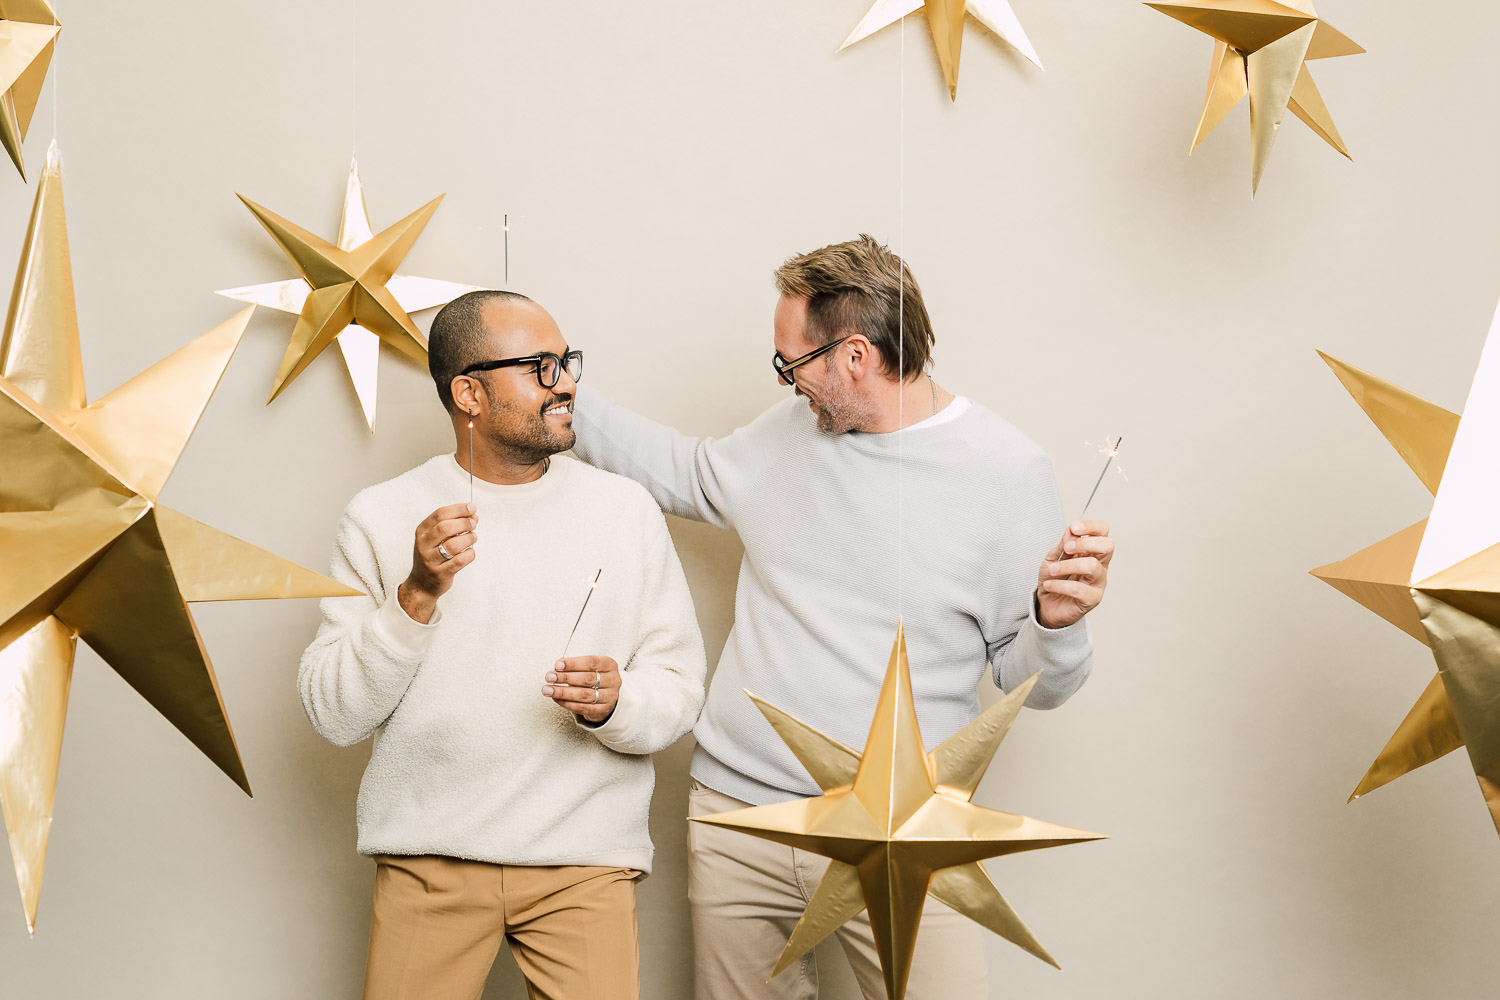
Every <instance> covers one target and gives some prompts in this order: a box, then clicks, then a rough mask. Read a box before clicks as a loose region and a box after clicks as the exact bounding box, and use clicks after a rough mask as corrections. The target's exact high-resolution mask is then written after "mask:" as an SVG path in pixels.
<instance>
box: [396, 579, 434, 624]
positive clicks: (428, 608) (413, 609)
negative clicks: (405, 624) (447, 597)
mask: <svg viewBox="0 0 1500 1000" xmlns="http://www.w3.org/2000/svg"><path fill="white" fill-rule="evenodd" d="M396 601H397V603H399V604H400V605H401V610H402V611H405V612H406V614H407V616H408V617H410V618H411V620H412V621H414V622H419V623H420V624H422V625H426V624H429V623H430V622H431V621H432V616H433V614H434V613H436V611H437V602H438V599H437V597H435V596H434V595H432V594H429V593H428V592H427V591H425V590H422V589H420V588H418V587H417V586H416V585H415V584H413V583H412V582H411V578H410V577H407V578H406V579H405V580H403V581H402V583H401V586H399V587H397V588H396Z"/></svg>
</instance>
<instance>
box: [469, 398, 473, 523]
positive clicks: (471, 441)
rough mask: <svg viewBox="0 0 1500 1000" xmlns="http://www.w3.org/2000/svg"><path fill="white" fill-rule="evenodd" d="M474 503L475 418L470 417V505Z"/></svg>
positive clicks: (471, 415)
mask: <svg viewBox="0 0 1500 1000" xmlns="http://www.w3.org/2000/svg"><path fill="white" fill-rule="evenodd" d="M473 503H474V416H473V414H470V415H469V504H470V505H471V506H472V505H473Z"/></svg>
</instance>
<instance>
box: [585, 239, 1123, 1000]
mask: <svg viewBox="0 0 1500 1000" xmlns="http://www.w3.org/2000/svg"><path fill="white" fill-rule="evenodd" d="M776 284H777V288H778V290H779V291H780V292H781V299H780V302H779V303H778V304H777V307H776V314H775V320H774V329H775V335H774V340H775V354H774V356H773V358H772V367H773V369H774V374H775V377H776V378H778V379H779V380H780V381H781V383H782V384H783V385H786V386H789V387H791V388H792V389H793V391H794V394H795V395H794V398H793V399H789V400H787V401H786V402H784V403H782V404H780V405H777V406H774V407H772V408H771V409H769V410H767V411H766V412H765V413H763V414H761V416H760V417H758V418H757V419H756V420H754V421H753V422H752V423H750V424H749V425H747V426H745V427H742V428H740V429H739V430H737V431H735V432H734V433H733V434H731V435H729V436H728V437H726V438H720V439H693V438H688V437H685V436H683V435H681V434H679V433H677V432H676V431H674V430H672V429H670V428H667V427H663V426H661V425H658V424H655V423H652V422H651V421H649V420H646V419H644V418H642V417H639V416H637V415H635V414H632V413H629V412H627V411H626V410H624V409H622V408H620V407H618V406H616V405H615V404H614V403H613V402H611V401H609V400H607V399H605V398H603V397H602V396H600V395H598V394H597V393H593V392H590V391H588V390H581V391H580V392H579V394H578V396H577V399H576V404H575V423H574V427H575V430H576V432H577V436H578V439H577V443H576V445H575V450H576V451H577V453H578V454H579V455H580V456H582V457H583V458H585V459H586V460H588V461H590V462H592V463H594V464H595V465H598V466H600V467H601V468H604V469H608V470H610V471H613V472H619V473H622V474H624V475H627V476H630V477H631V478H633V479H635V480H637V481H638V482H640V483H641V484H642V485H644V486H645V487H646V488H647V489H649V490H650V491H651V493H652V494H653V495H654V496H655V497H656V499H657V502H658V503H660V504H661V505H662V507H663V508H665V509H666V510H668V511H670V512H671V513H674V514H677V515H680V516H682V517H689V518H693V519H696V520H700V521H707V522H709V523H711V524H715V525H718V526H719V527H723V528H728V529H730V530H733V531H736V532H738V533H739V536H740V539H741V541H742V542H743V543H744V546H745V558H744V564H743V566H742V568H741V571H740V577H739V587H738V592H737V594H736V597H735V622H734V628H733V630H732V631H731V633H730V636H729V641H728V643H727V644H726V645H725V648H724V652H723V655H722V657H721V659H720V661H719V665H718V670H717V673H716V674H715V676H714V680H713V683H712V685H711V687H710V689H709V695H708V702H707V705H706V707H705V709H704V713H703V716H702V718H701V719H700V720H699V721H698V724H697V726H696V727H695V728H694V734H695V735H696V736H697V739H698V749H697V751H696V753H695V755H694V757H693V765H692V775H693V791H692V793H691V796H690V800H689V802H690V809H691V811H692V814H693V815H695V816H701V815H706V814H711V813H715V812H720V811H723V810H727V809H734V808H739V807H742V806H744V805H747V804H749V805H769V804H772V803H775V802H781V801H786V800H789V799H794V798H799V797H804V796H812V795H816V794H818V792H819V789H818V786H817V785H816V784H815V783H814V782H813V781H812V779H811V778H810V777H809V775H808V774H807V772H806V771H805V770H804V769H803V767H802V765H801V764H800V763H798V761H797V759H796V758H795V757H794V756H793V755H792V753H791V752H790V751H789V750H788V748H787V747H786V745H785V744H784V743H783V742H782V741H781V740H780V739H779V738H778V737H777V736H776V734H775V733H774V732H773V731H772V729H771V727H770V725H769V724H768V723H767V722H766V720H765V718H764V717H763V716H762V715H761V714H760V712H758V711H757V710H756V708H755V706H754V705H753V704H752V703H751V701H750V700H749V699H748V698H746V697H745V695H744V689H746V688H749V689H750V690H753V691H754V692H755V693H756V694H757V695H758V696H760V697H762V698H764V699H766V700H767V701H769V702H770V703H772V704H774V705H776V706H777V707H779V708H782V709H784V710H786V711H788V712H791V713H792V714H793V715H795V716H797V717H798V718H800V719H802V720H803V721H804V722H807V723H809V724H810V725H812V726H813V727H814V728H816V729H818V730H820V731H822V732H823V733H825V734H827V735H828V736H830V737H832V738H834V739H836V740H838V741H840V742H841V743H844V744H845V745H847V746H850V747H853V748H855V749H856V750H858V749H860V748H861V747H863V745H864V739H865V737H866V735H867V730H868V727H869V723H870V716H871V713H872V712H873V711H874V707H875V702H876V697H877V695H878V693H879V690H880V685H881V681H882V678H883V675H884V668H885V665H886V662H887V659H888V655H889V651H890V644H891V636H892V635H893V633H894V630H895V625H896V616H897V606H898V586H899V587H900V595H899V596H900V598H901V600H902V603H903V605H904V606H903V609H902V614H903V617H904V620H905V625H906V641H907V647H908V649H909V651H910V655H911V663H912V681H913V687H914V689H915V694H916V701H917V714H918V717H919V720H920V724H921V729H922V735H923V737H924V738H925V739H926V740H928V741H929V749H930V748H931V747H932V746H936V745H937V744H938V743H939V742H941V741H942V740H945V739H947V738H948V737H949V736H951V735H952V734H953V733H954V732H956V731H957V730H958V729H960V728H961V727H962V726H963V725H964V724H965V723H967V722H968V721H969V720H971V719H972V718H974V716H975V715H976V714H977V713H978V710H979V701H978V696H977V692H976V687H977V685H978V683H979V681H980V679H981V678H983V677H984V676H985V672H986V665H987V664H988V665H989V666H991V667H992V669H993V674H992V676H993V680H994V682H995V683H996V684H998V685H999V686H1000V687H1001V688H1003V689H1005V690H1011V689H1013V688H1014V687H1015V686H1016V685H1018V684H1020V683H1021V682H1022V681H1024V680H1025V679H1026V678H1027V677H1029V676H1030V675H1031V674H1033V673H1037V672H1040V673H1041V677H1040V679H1039V681H1038V683H1037V685H1036V687H1035V688H1034V689H1033V691H1032V694H1031V695H1030V697H1029V699H1028V701H1027V704H1028V705H1030V706H1032V707H1034V708H1053V707H1056V706H1058V705H1061V704H1062V703H1063V702H1064V701H1066V700H1067V699H1068V698H1069V697H1070V696H1071V695H1072V694H1073V692H1074V691H1076V690H1077V689H1078V688H1079V686H1080V685H1082V684H1083V682H1084V680H1085V679H1086V678H1087V677H1088V674H1089V670H1090V665H1091V659H1090V655H1091V654H1090V642H1089V634H1088V628H1087V625H1086V624H1084V621H1083V618H1084V615H1086V614H1087V613H1088V612H1089V611H1090V610H1091V609H1093V608H1094V607H1095V606H1097V605H1098V603H1099V601H1100V600H1101V598H1102V597H1103V594H1104V588H1105V582H1106V575H1107V571H1108V566H1109V562H1110V559H1111V557H1112V556H1113V552H1114V547H1113V542H1112V541H1111V540H1110V538H1109V529H1108V526H1107V525H1105V524H1103V523H1101V522H1097V521H1079V522H1074V523H1072V524H1070V525H1068V526H1067V528H1066V530H1064V528H1063V515H1062V509H1061V505H1060V503H1059V499H1058V493H1057V487H1056V483H1055V481H1054V479H1053V475H1052V467H1051V463H1050V462H1049V461H1048V459H1047V456H1046V455H1045V454H1044V453H1043V452H1042V450H1041V449H1040V448H1039V447H1037V445H1036V444H1034V443H1033V442H1032V441H1031V440H1030V439H1028V438H1027V437H1026V436H1025V435H1023V434H1022V433H1021V432H1020V431H1018V430H1016V429H1015V428H1014V427H1012V426H1011V425H1010V424H1009V423H1007V422H1006V421H1005V420H1003V419H1001V418H1000V417H999V416H997V415H996V414H994V413H992V412H990V411H989V410H987V409H985V408H984V407H982V406H980V405H978V404H977V403H974V402H973V401H971V400H968V399H965V398H963V397H959V396H954V395H953V394H951V393H949V392H947V391H946V390H944V389H942V388H941V387H940V386H938V385H937V384H936V383H935V382H934V381H933V380H932V377H931V376H930V375H928V374H926V368H927V363H928V360H929V358H930V354H931V349H932V344H933V340H934V338H933V332H932V324H931V320H930V319H929V318H928V314H927V310H926V307H925V306H924V305H923V303H922V293H921V290H920V289H919V288H918V287H917V284H916V282H915V281H914V280H913V279H912V277H911V274H910V272H909V271H908V270H907V269H906V267H905V265H904V264H903V263H902V262H901V261H900V260H899V259H898V258H897V257H896V256H895V255H894V254H892V253H891V252H890V251H889V250H888V249H887V248H885V247H884V246H881V245H880V244H879V243H877V242H876V241H875V240H873V239H871V238H870V237H868V236H862V237H861V238H860V239H858V240H852V241H850V242H848V243H842V244H837V245H835V246H829V247H824V248H822V249H820V250H815V251H812V252H811V253H807V254H802V255H800V256H797V257H794V258H792V259H791V260H789V261H787V262H786V263H785V264H783V265H782V266H781V267H780V268H779V269H778V270H777V272H776ZM767 374H768V375H769V374H771V373H769V372H768V373H767ZM898 482H899V484H900V487H899V489H898ZM1038 567H1040V568H1038ZM903 584H904V585H903ZM688 841H689V859H688V872H689V898H690V900H691V905H692V915H693V932H694V939H695V948H696V954H697V989H696V993H695V995H696V996H697V997H698V998H699V1000H724V998H735V1000H741V998H765V1000H772V998H775V1000H806V998H810V997H814V996H816V994H817V969H816V966H815V963H814V961H813V955H812V954H811V953H809V954H808V955H806V956H804V957H803V959H802V961H801V962H800V963H798V964H796V965H794V966H792V968H790V969H788V970H787V971H785V972H784V973H782V974H781V975H780V976H777V977H776V978H774V979H773V980H771V981H770V982H769V983H767V982H766V981H765V973H766V969H767V967H768V965H769V964H770V962H771V961H772V960H773V959H774V956H775V955H777V954H778V953H779V952H780V951H781V949H782V946H783V945H784V943H785V942H786V939H787V937H788V936H789V935H790V933H791V930H792V927H793V925H794V924H795V923H796V921H797V919H798V918H799V917H800V916H801V914H802V911H803V909H804V907H805V906H806V904H807V900H808V898H809V895H810V893H811V892H812V890H813V887H814V886H816V885H817V883H818V879H819V878H820V877H821V874H822V872H823V870H824V868H825V866H826V864H827V862H826V861H825V860H824V859H822V858H819V857H816V856H811V855H808V854H806V853H805V852H802V851H797V850H793V849H792V848H789V847H784V846H780V845H776V844H771V843H768V842H766V841H762V840H755V839H751V838H749V837H745V836H742V835H740V834H737V833H734V832H732V831H729V830H724V829H720V828H714V827H705V826H703V825H701V824H693V825H692V826H691V828H690V829H689V831H688ZM838 937H839V941H840V943H841V944H842V945H843V949H844V952H845V954H846V955H847V956H848V957H849V959H850V961H851V964H852V965H853V968H854V972H855V976H856V978H857V979H858V980H859V982H860V986H861V988H862V989H863V991H864V993H865V996H866V997H867V998H872V1000H873V998H876V997H883V996H884V995H885V991H884V984H883V981H882V978H881V973H880V965H879V961H878V958H877V957H876V953H875V948H874V944H873V935H872V933H871V930H870V924H869V921H868V917H867V916H866V915H861V917H859V918H857V919H856V920H854V921H851V922H850V923H849V924H847V925H845V926H844V927H843V928H842V929H841V930H840V931H839V932H838ZM984 984H985V963H984V955H983V950H982V946H981V942H980V936H979V929H978V926H977V925H975V924H973V923H970V922H969V921H968V920H966V919H965V918H963V917H961V916H959V915H958V914H956V913H955V912H954V911H952V910H949V909H948V908H946V907H944V906H942V905H941V904H938V903H936V902H935V901H933V900H931V899H929V900H928V903H927V909H926V911H925V912H924V916H923V918H922V935H921V937H920V938H919V939H918V942H917V952H916V956H915V959H914V963H913V965H912V970H911V977H910V981H909V986H908V990H907V996H908V998H910V1000H937V998H941V1000H953V998H960V997H961V998H970V997H980V996H987V995H988V994H987V992H986V989H985V985H984Z"/></svg>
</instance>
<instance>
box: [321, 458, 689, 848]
mask: <svg viewBox="0 0 1500 1000" xmlns="http://www.w3.org/2000/svg"><path fill="white" fill-rule="evenodd" d="M468 494H469V477H468V473H467V472H466V471H465V470H463V469H462V468H460V467H459V465H458V464H457V463H456V462H455V461H454V460H453V456H451V455H439V456H437V457H436V458H433V459H431V460H430V461H428V462H426V463H424V464H422V465H419V466H417V467H416V468H415V469H412V470H411V471H410V472H407V473H405V474H404V475H401V476H398V477H396V478H395V479H392V480H390V481H389V482H385V483H381V484H380V485H378V486H372V487H370V488H369V489H366V490H364V491H363V492H361V493H360V494H359V495H358V496H356V497H355V498H354V499H353V500H352V501H350V503H349V507H348V509H347V510H346V511H345V512H344V517H343V519H342V520H341V521H340V522H339V533H338V542H337V544H336V546H335V548H334V553H333V570H332V575H333V577H334V578H335V579H337V580H338V581H340V582H341V583H347V584H348V585H350V586H351V587H358V588H360V589H362V590H364V591H366V593H367V594H368V595H369V596H367V597H330V598H325V599H324V600H323V602H322V610H323V623H322V626H321V627H320V628H319V629H318V634H317V637H316V638H314V639H313V641H312V644H311V645H310V646H308V647H307V651H306V652H305V653H303V655H302V666H301V670H300V671H299V673H298V676H297V682H298V687H299V689H300V690H301V694H302V704H303V706H304V707H305V708H306V710H307V716H308V718H309V719H310V720H312V724H313V727H314V728H315V729H316V730H317V731H318V732H319V733H320V734H321V735H322V736H323V737H324V738H325V739H328V740H330V741H331V742H333V743H336V744H339V745H340V746H347V745H349V744H351V743H357V742H359V741H361V740H364V739H366V738H368V737H369V736H371V735H373V736H374V737H375V747H374V750H373V751H372V753H371V754H370V763H369V766H368V767H366V768H365V774H364V779H363V780H362V781H361V782H360V786H359V807H358V809H359V817H358V821H359V851H360V853H361V854H442V855H447V856H449V857H457V858H469V859H472V860H476V861H491V862H500V863H509V864H530V865H561V864H568V865H607V866H612V867H621V868H635V869H637V870H639V871H642V872H649V871H650V870H651V837H650V834H649V832H648V828H647V819H648V814H649V811H650V806H651V791H652V788H653V786H654V783H655V772H654V771H653V769H652V764H651V759H650V758H649V757H647V756H644V755H645V754H650V753H654V752H655V751H657V750H661V749H663V748H664V747H667V746H669V745H670V744H671V743H673V742H674V741H675V740H677V739H678V738H679V737H681V736H683V735H684V734H686V733H687V731H688V730H689V729H691V728H692V725H693V722H694V720H695V719H697V718H698V711H699V709H700V708H701V707H702V705H703V678H704V673H705V671H706V663H705V656H704V652H703V637H702V635H701V633H700V632H699V630H698V622H697V619H696V617H695V616H694V614H693V601H692V597H691V595H690V594H689V593H688V588H687V581H686V580H685V579H684V577H683V575H682V566H681V564H679V563H678V561H677V553H676V551H675V550H674V549H673V547H672V539H671V536H669V535H668V534H667V526H666V522H665V520H664V519H663V518H662V515H661V511H659V510H658V509H657V508H656V505H655V504H654V503H653V502H652V500H651V497H649V496H648V495H647V494H646V492H645V491H644V490H642V489H641V488H640V487H639V486H637V485H636V484H635V483H632V482H630V481H629V480H627V479H622V478H620V477H619V476H612V475H610V474H608V473H606V472H601V471H599V470H598V469H591V468H589V467H588V466H586V465H584V464H582V463H581V462H576V461H573V460H572V459H569V458H565V457H558V458H554V459H553V460H552V463H551V466H550V468H549V469H548V471H547V472H546V474H545V475H543V476H542V477H541V478H540V479H538V480H536V481H535V482H531V483H524V484H521V485H518V486H499V485H495V484H492V483H486V482H483V481H482V480H476V481H475V482H474V503H475V506H476V507H477V508H478V510H479V527H478V532H477V539H478V540H477V542H476V545H475V559H474V562H472V563H471V564H469V565H468V566H466V567H465V568H464V569H463V570H461V571H460V572H459V573H458V575H457V576H456V577H455V578H454V581H453V587H452V589H450V590H449V591H448V593H446V594H444V595H443V596H442V597H441V598H440V599H439V600H438V613H437V615H436V616H435V617H434V618H433V620H432V622H430V623H428V624H425V625H424V624H419V623H417V622H415V621H413V620H412V619H411V618H410V617H408V616H407V614H406V613H405V612H404V611H403V610H402V609H401V605H400V604H399V602H398V601H397V600H396V588H397V587H398V586H399V585H400V583H401V581H402V580H404V579H406V575H407V573H408V572H410V570H411V560H412V536H413V534H414V533H415V531H416V527H417V524H418V523H419V522H420V521H421V520H422V519H423V518H425V517H426V516H427V515H428V514H430V513H432V511H434V510H436V509H437V508H438V507H443V506H447V505H448V504H454V503H462V502H464V501H466V500H467V499H468ZM601 569H602V570H603V575H602V577H601V578H600V581H599V587H598V589H597V590H595V591H594V594H593V597H592V598H591V599H590V600H589V605H588V611H587V613H586V614H585V615H584V616H583V619H582V621H581V622H580V623H579V625H578V633H577V635H575V636H574V637H573V642H572V645H571V647H570V648H569V651H568V652H569V655H584V654H593V655H603V656H610V657H613V658H614V659H615V660H616V662H618V663H619V664H620V668H621V670H622V671H623V673H622V678H621V688H620V702H619V705H618V706H617V707H616V709H615V711H614V713H613V714H612V715H611V716H610V717H609V719H608V720H607V721H606V722H605V723H604V724H603V725H601V726H597V727H588V726H583V725H580V724H579V723H578V721H577V716H575V715H573V713H571V712H569V711H568V710H566V709H564V708H562V707H560V706H558V705H557V704H555V703H554V702H552V701H551V700H550V699H549V698H546V697H543V695H542V685H543V684H544V683H545V679H544V678H545V674H546V672H547V671H548V670H549V669H551V668H552V665H553V664H554V663H555V662H556V661H557V658H558V657H559V656H561V655H562V652H563V644H564V643H565V642H566V641H567V638H568V630H569V629H570V628H572V626H573V623H574V621H575V619H576V618H577V616H578V609H579V607H580V605H581V604H582V603H583V599H584V596H585V595H586V594H587V593H588V589H589V587H588V585H589V581H590V580H592V579H593V577H594V574H595V573H596V572H597V571H599V570H601Z"/></svg>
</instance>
